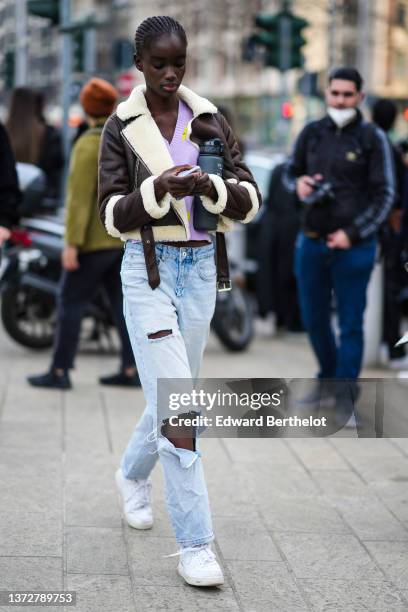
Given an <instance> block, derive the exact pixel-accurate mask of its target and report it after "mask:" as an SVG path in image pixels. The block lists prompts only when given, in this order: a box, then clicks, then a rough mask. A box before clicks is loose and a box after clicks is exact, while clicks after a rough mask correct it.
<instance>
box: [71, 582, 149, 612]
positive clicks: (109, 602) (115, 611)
mask: <svg viewBox="0 0 408 612" xmlns="http://www.w3.org/2000/svg"><path fill="white" fill-rule="evenodd" d="M67 590H70V591H76V593H77V605H76V606H75V607H72V608H69V607H67V612H69V611H71V610H72V611H73V612H74V611H75V612H143V611H142V609H141V608H138V607H137V606H136V604H135V601H134V598H133V593H132V586H131V582H130V578H129V576H106V575H103V576H89V575H83V574H68V576H67Z"/></svg>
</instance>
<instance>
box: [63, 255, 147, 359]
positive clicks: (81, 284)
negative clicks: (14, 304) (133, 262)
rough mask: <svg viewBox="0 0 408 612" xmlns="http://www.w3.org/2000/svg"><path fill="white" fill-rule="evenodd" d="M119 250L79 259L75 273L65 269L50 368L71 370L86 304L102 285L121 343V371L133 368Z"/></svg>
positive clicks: (79, 257) (81, 256)
mask: <svg viewBox="0 0 408 612" xmlns="http://www.w3.org/2000/svg"><path fill="white" fill-rule="evenodd" d="M122 254H123V251H122V249H106V250H101V251H94V252H90V253H81V254H80V255H79V256H78V261H79V265H80V267H79V268H78V270H73V271H67V270H64V271H63V273H62V277H61V281H60V291H59V296H58V321H57V329H56V335H55V341H54V355H53V360H52V367H53V368H60V369H64V370H68V369H70V368H73V367H74V359H75V355H76V352H77V349H78V341H79V335H80V331H81V320H82V317H83V315H84V313H85V309H86V307H87V305H88V303H89V302H90V301H91V300H92V299H93V298H94V296H95V295H96V293H97V291H98V289H99V288H100V287H101V285H103V286H104V287H105V289H106V293H107V295H108V298H109V301H110V304H111V307H112V314H113V317H114V321H115V325H116V328H117V330H118V332H119V336H120V340H121V353H122V368H127V367H134V365H135V360H134V356H133V351H132V347H131V344H130V340H129V336H128V332H127V328H126V323H125V319H124V317H123V298H122V284H121V279H120V266H121V262H122Z"/></svg>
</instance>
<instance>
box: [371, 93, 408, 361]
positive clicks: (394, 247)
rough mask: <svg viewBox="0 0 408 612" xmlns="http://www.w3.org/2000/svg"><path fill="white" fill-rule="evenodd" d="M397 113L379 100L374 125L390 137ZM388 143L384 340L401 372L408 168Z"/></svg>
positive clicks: (390, 102) (383, 247) (383, 241)
mask: <svg viewBox="0 0 408 612" xmlns="http://www.w3.org/2000/svg"><path fill="white" fill-rule="evenodd" d="M397 114H398V108H397V105H396V104H395V102H394V101H393V100H389V99H387V98H380V99H379V100H377V101H376V102H375V104H374V105H373V108H372V119H373V123H375V124H376V125H378V126H379V127H380V128H381V129H382V130H384V132H385V133H386V134H387V135H388V134H389V133H390V131H391V130H392V128H393V126H394V123H395V120H396V118H397ZM389 142H390V146H391V149H392V154H393V158H394V168H395V177H396V191H397V196H396V198H395V202H394V206H393V207H392V210H391V213H390V215H389V217H388V219H387V220H386V222H385V223H384V224H383V225H382V228H381V232H380V243H381V251H382V254H383V257H384V294H383V299H384V302H383V304H384V310H383V341H384V343H385V344H386V346H387V350H388V366H389V367H390V368H392V369H402V368H406V367H407V366H408V359H407V357H406V351H405V346H404V345H400V346H395V344H396V343H397V342H398V340H399V339H400V337H401V335H402V332H401V324H402V315H403V312H402V304H401V301H400V294H401V291H402V289H403V288H404V286H405V285H406V281H407V279H406V272H405V270H404V266H403V261H402V251H403V249H404V239H403V234H402V215H403V208H404V206H403V193H404V182H405V175H406V167H405V166H404V163H403V157H402V155H401V151H400V150H399V148H398V146H393V145H392V143H391V141H389Z"/></svg>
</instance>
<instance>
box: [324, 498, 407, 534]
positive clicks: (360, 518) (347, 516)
mask: <svg viewBox="0 0 408 612" xmlns="http://www.w3.org/2000/svg"><path fill="white" fill-rule="evenodd" d="M335 504H336V507H337V508H339V510H340V511H341V513H342V516H343V518H344V520H345V521H346V522H347V523H348V524H349V525H350V526H351V527H352V529H353V531H354V532H355V533H356V534H357V535H358V537H359V538H361V539H362V540H408V530H407V529H406V528H405V527H404V526H403V525H402V524H401V523H400V522H399V521H397V520H396V519H395V518H394V517H393V515H392V514H391V513H390V512H389V510H387V508H386V507H385V506H384V504H383V503H381V501H379V500H375V499H373V500H370V503H369V504H364V503H362V502H361V498H352V497H348V498H344V499H341V498H338V499H337V500H336V502H335Z"/></svg>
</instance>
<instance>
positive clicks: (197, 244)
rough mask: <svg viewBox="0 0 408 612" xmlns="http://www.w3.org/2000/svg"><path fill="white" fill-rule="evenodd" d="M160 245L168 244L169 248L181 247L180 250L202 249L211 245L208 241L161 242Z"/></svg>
mask: <svg viewBox="0 0 408 612" xmlns="http://www.w3.org/2000/svg"><path fill="white" fill-rule="evenodd" d="M160 244H166V245H167V246H174V247H179V248H180V249H181V248H183V247H201V246H206V245H207V244H211V242H208V240H187V241H186V242H182V241H181V240H180V241H176V242H163V241H162V240H161V241H160Z"/></svg>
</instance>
